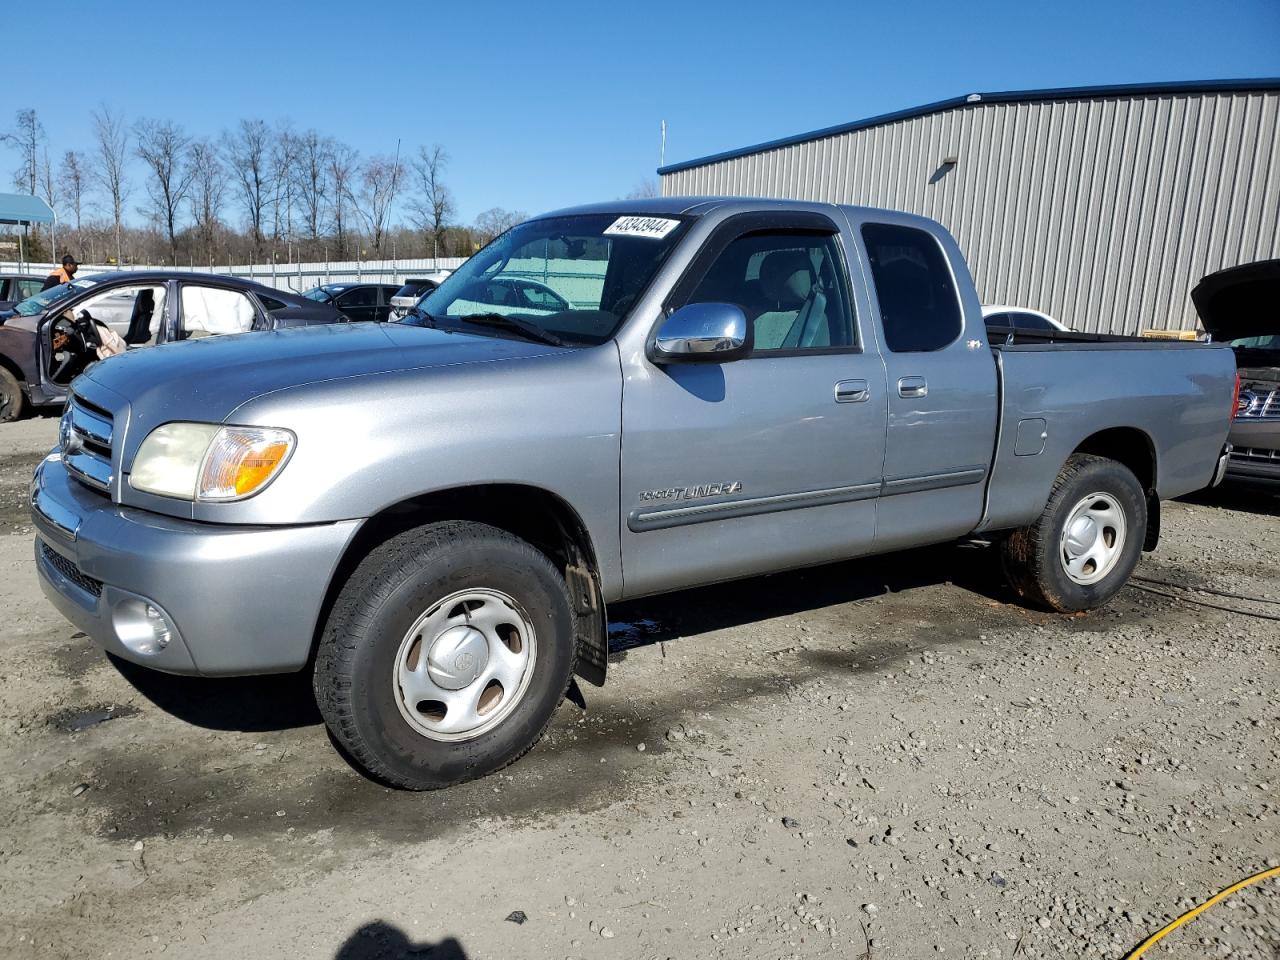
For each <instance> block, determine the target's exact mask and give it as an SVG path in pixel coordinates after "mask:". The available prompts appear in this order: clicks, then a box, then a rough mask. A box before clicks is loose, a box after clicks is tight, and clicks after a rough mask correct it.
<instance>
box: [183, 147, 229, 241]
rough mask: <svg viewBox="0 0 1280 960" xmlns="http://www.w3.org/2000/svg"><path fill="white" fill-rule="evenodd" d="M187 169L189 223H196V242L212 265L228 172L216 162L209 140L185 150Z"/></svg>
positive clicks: (220, 163)
mask: <svg viewBox="0 0 1280 960" xmlns="http://www.w3.org/2000/svg"><path fill="white" fill-rule="evenodd" d="M187 167H188V169H189V170H190V171H191V219H192V220H194V221H195V229H196V238H197V242H198V243H199V244H200V246H201V247H202V248H203V257H204V259H205V260H207V261H209V262H213V246H214V242H215V240H216V238H217V235H218V228H219V226H220V225H221V222H220V218H221V215H222V200H223V195H224V194H225V192H226V188H227V171H226V170H225V169H224V168H223V166H222V162H221V161H220V160H219V159H218V150H217V148H216V147H215V146H214V145H213V144H212V143H210V142H209V141H208V140H195V141H193V142H192V144H191V146H190V147H189V148H188V150H187Z"/></svg>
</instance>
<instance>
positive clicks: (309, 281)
mask: <svg viewBox="0 0 1280 960" xmlns="http://www.w3.org/2000/svg"><path fill="white" fill-rule="evenodd" d="M465 259H466V258H465V257H439V258H433V257H425V258H423V259H421V260H345V261H334V262H332V263H326V262H319V263H255V264H225V265H224V264H217V263H215V264H213V265H212V266H203V267H197V266H191V267H181V266H179V267H168V266H155V265H150V264H131V265H129V266H127V267H114V266H98V265H95V264H88V263H86V264H82V265H81V267H80V270H79V272H78V273H77V276H81V277H91V276H93V275H94V274H95V273H110V272H115V271H125V272H129V271H138V270H175V271H178V272H181V273H218V274H222V275H224V276H232V277H244V278H246V279H250V280H256V281H257V282H258V283H262V284H266V285H267V286H268V287H275V288H276V289H277V290H292V291H293V292H294V293H302V292H304V291H306V290H310V289H311V288H312V287H314V286H318V285H319V284H322V283H358V282H362V281H363V282H366V283H403V282H404V281H405V280H406V279H407V278H409V277H415V276H419V275H421V274H424V273H431V272H432V271H435V270H454V269H456V268H457V267H458V266H459V265H461V264H462V263H463V262H464V261H465ZM56 267H57V264H53V263H23V264H18V263H16V262H13V261H9V262H4V261H0V273H18V272H22V273H29V274H35V275H36V276H42V277H43V276H47V275H48V274H49V273H50V272H52V271H53V270H54V269H55V268H56Z"/></svg>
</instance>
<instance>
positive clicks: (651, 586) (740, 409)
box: [621, 212, 886, 597]
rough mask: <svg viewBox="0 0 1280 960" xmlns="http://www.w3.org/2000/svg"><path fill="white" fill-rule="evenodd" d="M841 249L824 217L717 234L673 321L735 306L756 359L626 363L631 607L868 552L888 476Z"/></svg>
mask: <svg viewBox="0 0 1280 960" xmlns="http://www.w3.org/2000/svg"><path fill="white" fill-rule="evenodd" d="M846 249H847V247H846V244H845V240H844V238H843V236H842V235H841V233H840V231H839V228H838V227H837V226H836V225H835V224H834V223H833V222H832V221H831V220H830V219H828V218H827V217H826V216H825V215H822V214H816V213H811V214H802V213H795V212H790V213H781V212H780V213H774V214H746V215H741V216H738V217H731V218H729V219H728V220H726V221H725V223H723V224H721V225H720V227H719V228H717V231H716V233H714V234H713V235H712V237H711V238H710V239H709V240H708V241H707V243H706V244H705V245H704V247H703V250H702V252H701V253H700V254H699V257H698V258H697V259H695V261H694V263H693V264H692V265H691V266H690V268H689V271H688V273H687V274H686V276H685V278H683V279H682V280H681V281H680V282H679V283H678V284H677V286H676V289H675V291H674V292H673V294H672V299H671V300H669V302H668V304H667V308H668V309H672V308H678V307H680V306H683V305H684V304H686V303H730V304H733V305H735V306H738V307H740V308H741V309H742V311H743V313H744V314H745V315H746V318H747V321H748V323H749V324H751V325H752V330H753V336H754V340H755V347H754V351H753V353H752V354H751V355H749V356H748V357H746V358H744V359H741V360H735V361H732V362H728V363H712V362H698V363H683V364H681V363H673V364H662V365H659V364H655V363H653V362H651V361H650V360H649V359H648V358H647V357H644V356H638V357H633V358H630V359H624V370H623V373H624V377H623V403H622V490H621V506H622V510H621V513H622V517H621V523H622V530H621V536H622V562H623V577H624V581H625V593H626V596H628V597H631V596H642V595H645V594H650V593H657V592H662V591H666V590H672V589H678V588H681V587H687V586H693V585H695V584H698V583H707V582H714V581H718V580H727V579H731V578H734V577H743V576H749V575H751V574H757V573H765V572H773V571H777V570H783V569H787V568H789V567H797V566H804V565H807V564H814V563H822V562H825V561H829V560H836V559H842V558H846V557H852V556H856V555H858V554H860V553H865V552H867V551H868V550H870V548H871V546H872V542H873V540H874V535H875V518H876V497H877V496H878V495H879V490H880V481H881V479H882V476H883V464H884V443H885V418H886V397H885V388H884V368H883V365H882V364H881V362H880V358H879V357H878V356H877V355H876V353H875V352H874V351H873V352H870V353H864V352H863V350H862V347H861V344H862V343H864V342H866V341H865V340H864V338H863V333H864V327H863V323H862V321H861V320H860V317H861V316H864V315H866V313H867V312H868V311H867V310H866V309H857V310H855V307H854V302H855V301H854V299H853V293H854V291H853V290H852V289H851V287H850V284H849V276H848V271H847V268H846V266H845V250H846Z"/></svg>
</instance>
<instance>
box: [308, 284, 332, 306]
mask: <svg viewBox="0 0 1280 960" xmlns="http://www.w3.org/2000/svg"><path fill="white" fill-rule="evenodd" d="M303 296H304V297H306V298H307V299H308V300H319V301H320V302H321V303H328V302H329V301H330V300H332V299H333V295H332V294H331V293H329V291H328V290H326V289H325V288H324V287H315V288H313V289H311V290H308V291H307V292H306V293H304V294H303Z"/></svg>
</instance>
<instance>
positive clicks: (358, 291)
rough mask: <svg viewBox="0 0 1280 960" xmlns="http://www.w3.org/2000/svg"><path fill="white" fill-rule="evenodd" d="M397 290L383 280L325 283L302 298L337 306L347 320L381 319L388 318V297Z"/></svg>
mask: <svg viewBox="0 0 1280 960" xmlns="http://www.w3.org/2000/svg"><path fill="white" fill-rule="evenodd" d="M398 289H399V287H397V286H395V285H394V284H386V283H325V284H321V285H320V286H318V287H314V288H312V289H311V290H308V291H307V292H306V293H304V294H303V297H305V298H306V299H308V300H314V301H316V302H317V303H327V304H329V305H330V306H332V307H336V308H337V309H338V310H340V311H342V312H343V313H344V314H346V316H347V318H348V319H350V320H356V321H380V320H387V319H389V318H390V316H391V298H392V297H393V296H394V295H395V293H396V291H397V290H398Z"/></svg>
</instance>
